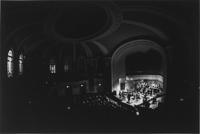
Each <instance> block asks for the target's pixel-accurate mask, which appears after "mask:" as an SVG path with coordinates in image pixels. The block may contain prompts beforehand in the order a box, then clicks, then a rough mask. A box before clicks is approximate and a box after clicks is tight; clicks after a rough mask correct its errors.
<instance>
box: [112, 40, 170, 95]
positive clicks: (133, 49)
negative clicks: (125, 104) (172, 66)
mask: <svg viewBox="0 0 200 134" xmlns="http://www.w3.org/2000/svg"><path fill="white" fill-rule="evenodd" d="M150 49H153V50H156V51H157V52H159V53H160V55H161V56H162V65H161V68H162V71H161V72H160V73H161V75H162V76H163V78H164V80H163V81H164V92H166V85H167V57H166V53H165V51H164V49H163V48H162V47H161V46H160V45H159V44H157V43H156V42H153V41H151V40H146V39H138V40H133V41H130V42H127V43H125V44H123V45H122V46H120V47H118V48H117V49H116V50H115V51H114V53H113V55H112V57H111V81H112V92H113V91H119V78H125V76H126V74H125V72H126V70H125V59H126V57H127V56H128V55H129V54H133V53H137V52H146V51H148V50H150Z"/></svg>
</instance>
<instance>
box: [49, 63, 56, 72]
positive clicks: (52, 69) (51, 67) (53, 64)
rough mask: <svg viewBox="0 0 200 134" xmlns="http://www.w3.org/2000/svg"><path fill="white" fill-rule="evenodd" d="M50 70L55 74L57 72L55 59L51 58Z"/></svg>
mask: <svg viewBox="0 0 200 134" xmlns="http://www.w3.org/2000/svg"><path fill="white" fill-rule="evenodd" d="M49 71H50V73H51V74H55V73H56V64H55V60H50V64H49Z"/></svg>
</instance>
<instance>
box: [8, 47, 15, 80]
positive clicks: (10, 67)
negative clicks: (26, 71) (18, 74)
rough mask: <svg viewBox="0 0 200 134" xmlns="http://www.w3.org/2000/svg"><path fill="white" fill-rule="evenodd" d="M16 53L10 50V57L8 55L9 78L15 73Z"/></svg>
mask: <svg viewBox="0 0 200 134" xmlns="http://www.w3.org/2000/svg"><path fill="white" fill-rule="evenodd" d="M13 60H14V53H13V51H12V50H9V51H8V57H7V75H8V78H10V77H13V73H14V63H13Z"/></svg>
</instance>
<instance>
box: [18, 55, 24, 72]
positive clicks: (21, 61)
mask: <svg viewBox="0 0 200 134" xmlns="http://www.w3.org/2000/svg"><path fill="white" fill-rule="evenodd" d="M23 60H24V57H23V54H20V55H19V59H18V62H19V75H22V74H23Z"/></svg>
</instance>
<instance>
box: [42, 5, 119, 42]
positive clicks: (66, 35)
mask: <svg viewBox="0 0 200 134" xmlns="http://www.w3.org/2000/svg"><path fill="white" fill-rule="evenodd" d="M54 11H55V10H54ZM117 14H119V12H118V9H117V8H116V6H115V5H112V4H104V3H92V2H82V3H68V4H67V5H63V6H59V7H57V8H56V13H52V14H50V16H49V19H47V27H46V30H47V31H48V32H47V33H48V34H51V35H52V36H53V37H55V38H57V39H59V40H62V41H69V40H78V41H80V40H89V39H94V38H97V37H99V36H102V35H104V34H109V33H110V32H108V31H113V30H111V29H116V28H117V27H118V25H117V24H118V23H119V22H118V21H119V20H121V18H120V17H121V16H120V15H117ZM119 16H120V17H119ZM116 18H120V19H116ZM117 22H118V23H117ZM116 23H117V24H116Z"/></svg>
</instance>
